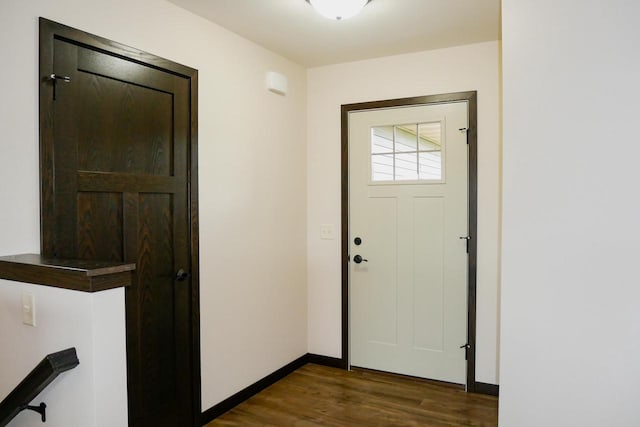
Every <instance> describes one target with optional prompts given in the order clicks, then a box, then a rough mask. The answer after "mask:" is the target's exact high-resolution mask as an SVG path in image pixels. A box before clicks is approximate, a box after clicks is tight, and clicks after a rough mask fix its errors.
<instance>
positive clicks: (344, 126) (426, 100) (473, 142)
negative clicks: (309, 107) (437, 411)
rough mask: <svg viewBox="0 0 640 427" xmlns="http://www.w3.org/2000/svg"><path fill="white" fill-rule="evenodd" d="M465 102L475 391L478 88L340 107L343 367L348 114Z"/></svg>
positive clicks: (345, 352) (345, 354) (345, 359)
mask: <svg viewBox="0 0 640 427" xmlns="http://www.w3.org/2000/svg"><path fill="white" fill-rule="evenodd" d="M465 101H466V102H467V113H468V118H469V128H468V129H467V144H468V145H469V159H468V162H469V165H468V167H469V169H468V180H469V193H468V198H469V237H470V240H468V244H469V257H468V266H467V270H468V273H467V281H468V284H467V285H468V298H467V304H468V309H467V345H468V347H467V384H466V386H467V391H469V392H475V391H476V381H475V377H476V260H477V249H478V244H477V243H478V242H477V235H478V234H477V228H478V226H477V223H478V221H477V217H478V130H477V128H478V115H477V91H469V92H456V93H447V94H441V95H429V96H419V97H413V98H400V99H389V100H385V101H373V102H362V103H357V104H344V105H342V108H341V132H342V147H341V149H342V166H341V174H342V177H341V178H342V195H341V201H342V216H341V223H342V236H341V239H342V358H341V362H342V367H343V368H344V369H348V368H349V113H351V112H357V111H363V110H375V109H382V108H395V107H407V106H413V105H430V104H446V103H453V102H465Z"/></svg>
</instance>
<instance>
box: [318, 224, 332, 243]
mask: <svg viewBox="0 0 640 427" xmlns="http://www.w3.org/2000/svg"><path fill="white" fill-rule="evenodd" d="M320 238H321V239H323V240H334V239H335V238H336V227H335V226H334V225H333V224H321V225H320Z"/></svg>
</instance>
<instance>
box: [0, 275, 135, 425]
mask: <svg viewBox="0 0 640 427" xmlns="http://www.w3.org/2000/svg"><path fill="white" fill-rule="evenodd" d="M23 293H30V294H32V295H33V296H34V299H35V312H36V324H37V326H36V327H32V326H27V325H23V324H22V294H23ZM0 341H1V342H2V347H1V350H0V366H2V369H0V400H2V399H4V398H5V397H6V396H7V395H8V394H9V393H10V392H11V391H12V390H13V388H14V387H15V386H17V385H18V384H19V383H20V381H22V379H23V378H24V377H25V376H26V375H27V374H28V373H29V372H31V370H32V369H33V368H35V367H36V365H37V364H38V363H40V361H41V360H42V359H43V358H44V357H45V356H46V355H47V354H50V353H54V352H57V351H61V350H65V349H67V348H70V347H75V348H76V351H77V353H78V359H79V360H80V365H78V367H76V368H74V369H72V370H70V371H68V372H64V373H62V374H60V376H58V378H57V379H55V380H54V381H53V382H52V383H51V384H50V385H49V386H48V387H47V388H46V389H45V390H44V391H43V392H42V393H41V394H40V395H39V396H38V397H37V398H36V399H35V400H34V401H33V402H32V404H33V405H39V404H40V402H44V403H46V404H47V426H51V427H69V426H96V427H124V426H126V425H127V369H126V353H125V346H126V343H125V314H124V289H122V288H120V289H112V290H109V291H103V292H98V293H95V294H90V293H86V292H78V291H69V290H66V289H57V288H51V287H47V286H39V285H30V284H25V283H17V282H9V281H6V280H0ZM41 425H42V421H41V420H40V415H38V414H36V413H35V412H31V411H23V412H22V413H20V414H18V415H17V416H16V417H15V418H14V419H13V421H11V422H10V423H9V427H37V426H41Z"/></svg>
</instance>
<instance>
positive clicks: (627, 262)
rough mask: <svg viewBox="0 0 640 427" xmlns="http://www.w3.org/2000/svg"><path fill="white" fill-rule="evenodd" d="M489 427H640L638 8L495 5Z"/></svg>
mask: <svg viewBox="0 0 640 427" xmlns="http://www.w3.org/2000/svg"><path fill="white" fill-rule="evenodd" d="M502 4H503V33H502V34H503V64H504V74H503V75H504V155H503V159H504V160H503V161H504V190H503V194H504V198H503V201H504V204H503V206H504V210H503V218H504V220H503V262H502V265H503V267H502V322H501V323H502V348H501V370H500V372H501V380H502V381H501V386H500V425H501V426H504V427H511V426H517V427H528V426H531V427H538V426H548V427H554V426H581V427H592V426H593V427H596V426H597V427H599V426H616V427H632V426H638V425H640V411H638V402H639V401H638V390H637V384H638V383H639V382H640V366H639V365H638V354H640V310H639V309H638V303H639V302H640V286H638V267H637V266H638V258H639V256H640V250H639V249H638V241H639V240H640V202H639V201H638V182H640V172H639V169H638V159H640V143H639V141H638V131H637V125H638V116H639V114H640V108H639V107H638V99H639V98H640V83H639V80H638V76H640V56H639V55H638V41H639V40H640V29H639V28H640V27H638V24H637V17H638V16H640V3H638V2H633V1H625V0H615V1H609V2H598V1H583V0H565V1H562V2H558V1H550V0H544V1H540V0H503V2H502Z"/></svg>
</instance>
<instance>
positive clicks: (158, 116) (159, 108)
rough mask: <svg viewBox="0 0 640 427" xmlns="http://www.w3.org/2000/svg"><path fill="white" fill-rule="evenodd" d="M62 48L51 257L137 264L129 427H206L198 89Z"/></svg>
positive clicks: (48, 220)
mask: <svg viewBox="0 0 640 427" xmlns="http://www.w3.org/2000/svg"><path fill="white" fill-rule="evenodd" d="M85 36H86V35H85ZM52 43H53V44H52V46H50V47H51V48H52V56H53V67H52V69H51V70H50V72H49V71H45V72H44V75H45V76H47V75H49V74H51V73H52V74H55V76H54V77H53V78H50V79H49V82H48V84H49V85H50V92H51V93H49V94H48V95H49V96H51V110H50V120H51V126H50V130H49V132H50V135H51V139H52V143H51V148H52V151H50V152H49V153H50V154H51V156H52V159H51V160H52V162H51V163H52V165H53V170H52V171H51V172H50V174H51V176H50V178H51V179H52V182H51V183H48V184H44V183H43V194H44V195H46V191H47V189H48V188H51V189H52V194H50V195H48V196H50V197H51V198H52V200H53V201H54V203H46V201H45V197H44V196H43V218H42V219H43V251H44V253H45V254H47V255H53V256H56V257H62V258H80V259H90V260H109V261H125V262H135V263H136V266H137V268H136V271H135V275H134V283H133V285H132V286H131V287H128V288H127V289H126V291H125V295H126V325H127V375H128V388H129V391H128V393H129V396H128V401H129V425H130V426H154V427H162V426H167V427H169V426H170V427H177V426H192V425H197V424H198V422H197V421H198V418H199V414H198V413H197V411H196V410H194V408H198V407H199V402H196V401H195V400H196V399H197V400H199V396H198V395H197V394H198V393H196V392H195V387H194V386H193V385H194V383H193V382H194V381H195V377H196V375H198V373H199V369H197V368H198V367H196V366H194V360H196V359H197V357H196V356H195V355H194V354H193V352H194V351H196V346H195V345H194V343H196V342H197V339H196V338H195V335H196V334H197V332H198V331H197V330H194V322H193V319H194V315H195V312H194V311H197V308H195V307H193V304H194V294H195V293H197V292H195V291H194V281H193V280H194V279H193V278H192V277H191V276H190V271H191V269H192V265H193V264H194V263H193V261H194V260H193V257H194V254H193V253H192V244H193V239H192V237H193V236H192V231H193V228H192V214H193V212H192V211H191V204H190V202H191V197H190V194H191V193H190V184H191V183H192V179H193V176H192V170H193V166H194V165H192V164H191V154H192V153H191V139H192V138H191V137H192V126H191V125H192V113H193V112H192V111H191V107H192V102H191V101H192V96H191V93H192V92H191V91H192V84H193V81H192V79H191V78H190V77H189V76H185V75H180V74H177V73H175V72H174V71H171V70H167V69H164V68H162V67H159V66H158V65H157V63H145V62H142V61H140V60H139V59H140V57H136V58H130V57H126V56H124V55H122V54H121V53H122V52H119V51H116V52H114V51H106V50H104V49H102V48H99V47H97V46H91V45H87V44H85V43H83V40H82V39H80V40H74V39H69V38H67V37H56V36H54V37H53V39H52ZM114 46H115V45H114V44H111V46H110V47H111V48H112V49H113V48H114ZM120 49H122V47H120ZM130 52H131V51H129V52H127V53H130ZM142 59H145V57H144V56H143V57H142ZM45 80H46V77H45ZM45 83H46V82H45ZM41 96H43V94H42V93H41ZM41 101H42V100H41ZM45 101H46V100H45ZM43 169H46V166H44V167H43ZM46 175H47V173H46V172H43V181H45V180H46V179H47V176H46ZM44 187H47V188H44ZM179 271H180V272H181V273H182V272H184V274H178V272H179ZM98 369H99V367H98ZM196 383H197V384H198V386H199V381H196ZM97 404H100V402H98V403H97Z"/></svg>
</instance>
